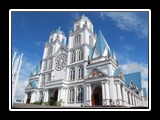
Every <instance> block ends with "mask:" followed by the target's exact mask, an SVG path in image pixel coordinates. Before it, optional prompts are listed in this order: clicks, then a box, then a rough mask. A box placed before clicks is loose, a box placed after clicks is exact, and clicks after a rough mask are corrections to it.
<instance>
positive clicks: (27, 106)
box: [13, 103, 146, 109]
mask: <svg viewBox="0 0 160 120" xmlns="http://www.w3.org/2000/svg"><path fill="white" fill-rule="evenodd" d="M13 108H55V109H56V108H62V109H63V108H78V109H81V108H90V109H94V108H102V109H104V108H105V109H111V108H112V109H116V108H127V109H128V107H104V106H96V107H59V106H49V105H35V104H22V103H14V104H13ZM133 108H136V109H137V108H138V107H132V108H131V109H133ZM139 109H144V108H142V107H139ZM145 109H146V108H145Z"/></svg>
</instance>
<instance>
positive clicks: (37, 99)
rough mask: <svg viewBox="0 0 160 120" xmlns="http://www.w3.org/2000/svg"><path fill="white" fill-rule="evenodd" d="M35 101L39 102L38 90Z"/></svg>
mask: <svg viewBox="0 0 160 120" xmlns="http://www.w3.org/2000/svg"><path fill="white" fill-rule="evenodd" d="M36 101H38V102H39V91H38V90H37V96H36Z"/></svg>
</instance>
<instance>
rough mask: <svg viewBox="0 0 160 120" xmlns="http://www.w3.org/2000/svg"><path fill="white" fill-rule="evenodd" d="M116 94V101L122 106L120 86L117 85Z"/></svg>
mask: <svg viewBox="0 0 160 120" xmlns="http://www.w3.org/2000/svg"><path fill="white" fill-rule="evenodd" d="M117 92H118V100H119V103H120V104H119V105H122V95H121V87H120V84H117Z"/></svg>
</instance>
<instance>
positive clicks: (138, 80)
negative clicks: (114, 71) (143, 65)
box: [124, 72, 142, 89]
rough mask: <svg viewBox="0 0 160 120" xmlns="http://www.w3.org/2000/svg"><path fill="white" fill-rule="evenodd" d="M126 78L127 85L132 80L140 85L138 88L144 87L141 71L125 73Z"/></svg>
mask: <svg viewBox="0 0 160 120" xmlns="http://www.w3.org/2000/svg"><path fill="white" fill-rule="evenodd" d="M124 78H125V85H126V86H129V85H130V82H131V81H133V82H134V84H135V85H136V86H137V87H138V89H142V83H141V73H140V72H136V73H130V74H125V75H124Z"/></svg>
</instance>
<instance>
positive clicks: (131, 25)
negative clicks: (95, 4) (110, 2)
mask: <svg viewBox="0 0 160 120" xmlns="http://www.w3.org/2000/svg"><path fill="white" fill-rule="evenodd" d="M100 17H101V18H102V20H107V17H109V18H111V19H112V20H113V21H115V23H116V26H117V27H118V28H120V29H121V30H125V31H134V32H136V33H137V34H138V35H139V37H147V36H148V23H147V21H144V20H143V19H142V17H140V16H138V14H136V12H100Z"/></svg>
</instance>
